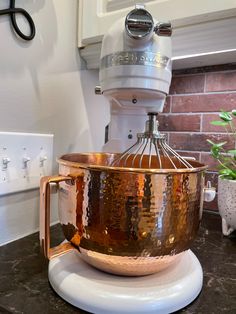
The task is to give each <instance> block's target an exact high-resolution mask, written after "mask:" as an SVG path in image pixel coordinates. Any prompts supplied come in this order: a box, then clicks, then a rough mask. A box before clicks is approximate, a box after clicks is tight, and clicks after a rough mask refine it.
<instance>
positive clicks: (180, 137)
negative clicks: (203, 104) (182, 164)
mask: <svg viewBox="0 0 236 314" xmlns="http://www.w3.org/2000/svg"><path fill="white" fill-rule="evenodd" d="M207 139H210V140H212V141H213V142H219V141H220V142H224V141H227V140H228V137H227V135H226V134H225V135H224V134H214V133H212V134H205V133H199V134H198V133H170V142H169V143H170V146H171V147H172V148H173V149H175V150H186V151H200V152H201V151H204V152H209V151H210V148H211V145H210V144H209V143H208V142H207ZM225 148H226V149H230V148H234V145H233V143H232V144H231V143H230V144H227V145H226V146H225Z"/></svg>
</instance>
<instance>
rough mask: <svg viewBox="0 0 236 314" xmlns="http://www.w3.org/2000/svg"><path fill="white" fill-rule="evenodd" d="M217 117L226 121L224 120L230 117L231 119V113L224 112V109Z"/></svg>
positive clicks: (227, 120)
mask: <svg viewBox="0 0 236 314" xmlns="http://www.w3.org/2000/svg"><path fill="white" fill-rule="evenodd" d="M219 117H220V118H221V120H223V121H226V122H229V121H232V119H233V118H232V116H231V114H230V113H229V112H225V111H223V112H221V113H220V114H219Z"/></svg>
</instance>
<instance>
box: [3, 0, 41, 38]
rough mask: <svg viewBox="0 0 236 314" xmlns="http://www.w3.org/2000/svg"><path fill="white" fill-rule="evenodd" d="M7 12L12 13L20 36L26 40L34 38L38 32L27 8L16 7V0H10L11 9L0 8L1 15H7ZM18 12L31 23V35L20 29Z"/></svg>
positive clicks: (14, 26)
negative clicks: (17, 17) (17, 18)
mask: <svg viewBox="0 0 236 314" xmlns="http://www.w3.org/2000/svg"><path fill="white" fill-rule="evenodd" d="M6 14H9V15H10V19H11V23H12V26H13V29H14V30H15V32H16V34H17V35H18V36H20V37H21V38H22V39H24V40H32V39H33V38H34V36H35V33H36V30H35V25H34V21H33V19H32V17H31V16H30V14H29V13H28V12H27V11H26V10H24V9H21V8H16V7H15V0H10V7H9V9H3V10H0V15H6ZM16 14H22V15H23V16H24V17H25V18H26V20H27V22H28V23H29V27H30V34H29V35H25V34H24V33H22V32H21V30H20V29H19V27H18V25H17V22H16Z"/></svg>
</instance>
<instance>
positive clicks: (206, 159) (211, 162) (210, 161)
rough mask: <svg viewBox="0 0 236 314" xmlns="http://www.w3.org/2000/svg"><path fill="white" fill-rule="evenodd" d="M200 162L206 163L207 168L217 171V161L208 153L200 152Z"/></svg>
mask: <svg viewBox="0 0 236 314" xmlns="http://www.w3.org/2000/svg"><path fill="white" fill-rule="evenodd" d="M201 163H203V164H204V165H208V170H211V171H218V166H219V163H218V161H217V160H215V159H214V158H213V157H212V156H211V154H210V153H201Z"/></svg>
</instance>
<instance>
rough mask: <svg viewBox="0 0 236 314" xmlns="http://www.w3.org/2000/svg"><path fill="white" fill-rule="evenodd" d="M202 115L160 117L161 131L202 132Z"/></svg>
mask: <svg viewBox="0 0 236 314" xmlns="http://www.w3.org/2000/svg"><path fill="white" fill-rule="evenodd" d="M200 120H201V116H200V115H183V114H182V115H181V114H180V115H171V114H169V115H160V116H159V117H158V121H159V123H160V126H159V128H160V130H161V131H192V132H197V131H200V122H201V121H200Z"/></svg>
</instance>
